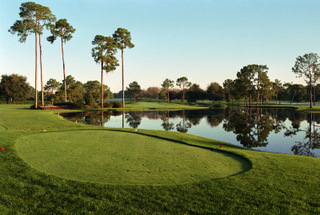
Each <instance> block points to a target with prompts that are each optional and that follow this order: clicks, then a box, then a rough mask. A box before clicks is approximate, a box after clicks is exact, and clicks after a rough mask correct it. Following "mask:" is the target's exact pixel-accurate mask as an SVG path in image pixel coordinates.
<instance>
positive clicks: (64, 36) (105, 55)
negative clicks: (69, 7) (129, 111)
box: [9, 2, 134, 108]
mask: <svg viewBox="0 0 320 215" xmlns="http://www.w3.org/2000/svg"><path fill="white" fill-rule="evenodd" d="M19 9H20V13H19V16H20V18H21V20H17V21H16V22H15V23H14V24H13V25H12V26H11V27H10V29H9V32H10V33H12V34H17V35H18V36H19V41H20V42H25V41H26V39H27V37H28V36H29V35H31V34H34V35H35V108H37V107H38V89H37V87H38V85H37V80H38V42H39V57H40V76H41V106H44V105H45V104H44V98H45V96H44V91H45V90H44V86H43V67H42V44H41V36H42V34H43V32H44V30H45V29H47V30H50V32H51V34H52V35H51V36H49V37H47V41H49V42H50V43H54V41H55V40H57V38H58V37H59V38H60V40H61V52H62V68H63V78H64V79H63V86H62V87H63V89H64V102H67V101H71V99H70V98H69V96H68V90H67V89H68V87H67V77H66V66H65V58H64V48H63V45H64V44H65V43H66V42H67V41H69V40H71V39H72V34H73V33H74V32H75V31H76V29H75V28H73V26H71V25H70V24H69V23H68V22H67V20H66V19H59V20H58V21H56V17H55V15H53V14H52V12H51V10H50V8H48V7H45V6H43V5H41V4H36V3H34V2H26V3H22V4H21V7H20V8H19ZM92 45H94V48H92V57H93V58H94V60H95V62H97V63H100V64H101V84H100V93H101V97H100V98H101V101H102V100H104V91H105V90H104V85H103V73H104V71H105V72H106V73H108V72H111V71H113V70H115V69H116V66H119V64H118V60H117V59H116V57H115V53H116V52H117V49H119V50H121V59H122V91H124V64H123V62H124V61H123V56H124V54H123V53H124V49H126V48H133V47H134V44H133V43H132V42H131V35H130V32H129V31H128V30H127V29H124V28H118V29H117V30H116V31H115V33H114V34H113V36H112V37H110V36H102V35H96V36H95V38H94V39H93V41H92ZM50 80H51V79H50ZM122 104H123V107H124V106H125V100H124V94H123V100H122ZM101 108H103V102H101Z"/></svg>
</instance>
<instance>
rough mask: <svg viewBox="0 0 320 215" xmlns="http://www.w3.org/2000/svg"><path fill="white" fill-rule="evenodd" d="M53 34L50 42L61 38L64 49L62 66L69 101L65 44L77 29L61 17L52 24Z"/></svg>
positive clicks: (49, 39)
mask: <svg viewBox="0 0 320 215" xmlns="http://www.w3.org/2000/svg"><path fill="white" fill-rule="evenodd" d="M50 29H51V34H52V36H50V37H47V40H48V41H49V42H50V43H54V41H55V40H56V39H57V37H60V38H61V51H62V67H63V84H64V85H63V86H64V102H67V84H66V66H65V62H64V50H63V44H64V43H67V41H69V40H71V39H72V34H73V33H74V32H75V31H76V29H74V28H73V27H72V26H71V25H70V24H69V23H68V22H67V20H66V19H59V20H58V21H57V22H56V23H55V24H54V25H52V26H51V28H50Z"/></svg>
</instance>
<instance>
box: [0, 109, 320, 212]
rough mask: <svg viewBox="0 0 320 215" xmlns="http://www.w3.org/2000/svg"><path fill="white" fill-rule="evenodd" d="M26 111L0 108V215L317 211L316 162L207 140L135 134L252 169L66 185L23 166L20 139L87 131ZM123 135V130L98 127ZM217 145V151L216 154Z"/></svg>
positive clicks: (319, 179) (319, 177)
mask: <svg viewBox="0 0 320 215" xmlns="http://www.w3.org/2000/svg"><path fill="white" fill-rule="evenodd" d="M27 108H28V107H27V106H7V105H0V126H1V127H3V128H4V129H2V131H1V135H0V147H4V148H5V150H4V151H0V172H1V177H0V212H1V214H8V213H9V214H16V213H23V214H89V213H94V214H110V213H114V214H126V213H131V214H152V213H153V214H163V213H164V214H167V213H171V214H190V213H196V214H319V213H320V201H319V200H320V186H319V184H320V160H319V159H318V158H310V157H302V156H294V155H283V154H275V153H267V152H256V151H250V150H244V149H240V148H239V147H236V146H233V145H230V144H227V143H221V142H218V141H214V140H211V139H207V138H202V137H197V136H193V135H188V134H181V133H173V132H166V131H149V130H139V131H138V133H139V134H141V135H144V136H149V137H157V138H162V139H164V140H170V141H172V142H179V143H181V144H187V145H196V146H200V147H204V148H211V149H214V150H223V151H227V152H230V153H233V154H237V155H241V156H243V157H245V158H246V159H248V161H250V162H251V167H252V168H251V169H250V170H249V171H246V172H243V173H242V174H237V175H235V176H232V177H227V178H222V179H217V180H209V181H202V182H196V183H191V184H182V185H174V186H141V185H125V186H123V185H107V184H97V183H88V182H81V181H77V180H68V179H63V178H60V177H56V176H53V175H49V174H46V173H43V172H41V171H38V170H36V169H34V168H32V167H30V166H29V165H28V164H27V163H25V162H24V161H23V160H22V159H21V158H20V156H19V154H18V153H17V151H16V148H15V145H16V142H17V140H18V139H19V138H25V136H26V135H38V134H41V133H43V131H44V130H47V131H48V132H53V131H57V132H62V133H63V132H70V131H80V130H81V131H83V130H92V129H93V128H94V127H92V126H86V125H81V124H74V123H71V122H67V121H64V120H63V119H62V118H61V117H59V116H55V115H53V114H51V113H50V112H46V111H37V110H36V111H35V110H28V109H27ZM94 130H103V131H112V130H114V131H127V132H130V131H132V132H134V131H133V130H130V129H126V130H122V129H99V128H94ZM219 145H223V146H224V148H223V149H220V148H219Z"/></svg>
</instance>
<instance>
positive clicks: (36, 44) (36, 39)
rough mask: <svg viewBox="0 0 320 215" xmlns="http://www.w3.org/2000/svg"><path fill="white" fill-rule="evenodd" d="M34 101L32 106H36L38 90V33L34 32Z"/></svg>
mask: <svg viewBox="0 0 320 215" xmlns="http://www.w3.org/2000/svg"><path fill="white" fill-rule="evenodd" d="M34 35H35V91H36V94H35V103H34V108H35V109H37V108H38V90H37V83H38V82H37V81H38V35H37V34H36V33H35V34H34Z"/></svg>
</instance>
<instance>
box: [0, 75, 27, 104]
mask: <svg viewBox="0 0 320 215" xmlns="http://www.w3.org/2000/svg"><path fill="white" fill-rule="evenodd" d="M30 90H31V87H30V86H29V84H28V83H27V78H26V77H25V76H21V75H17V74H12V75H2V76H1V82H0V97H1V98H2V99H3V100H5V101H6V102H7V103H10V102H12V103H15V101H18V100H20V101H23V100H25V99H26V98H27V96H28V95H29V93H30Z"/></svg>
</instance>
